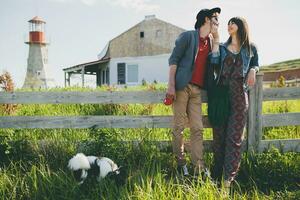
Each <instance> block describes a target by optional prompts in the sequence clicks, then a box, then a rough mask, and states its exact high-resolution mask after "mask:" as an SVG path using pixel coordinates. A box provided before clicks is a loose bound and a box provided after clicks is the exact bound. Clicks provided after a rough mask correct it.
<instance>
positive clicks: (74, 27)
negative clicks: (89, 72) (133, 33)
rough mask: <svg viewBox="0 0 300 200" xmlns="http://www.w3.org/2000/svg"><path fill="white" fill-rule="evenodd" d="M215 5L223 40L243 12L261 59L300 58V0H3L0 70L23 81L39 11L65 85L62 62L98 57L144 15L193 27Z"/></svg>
mask: <svg viewBox="0 0 300 200" xmlns="http://www.w3.org/2000/svg"><path fill="white" fill-rule="evenodd" d="M216 6H218V7H221V8H222V13H221V15H220V23H221V24H220V34H221V40H222V41H224V40H226V39H227V37H228V34H227V21H228V20H229V19H230V18H231V17H233V16H242V17H244V18H246V20H247V21H248V23H249V27H250V36H251V40H252V41H253V42H254V43H256V45H257V46H258V50H259V58H260V64H261V65H266V64H272V63H275V62H280V61H284V60H289V59H296V58H300V55H299V54H300V40H299V35H300V22H299V19H300V1H298V0H223V1H217V0H210V1H208V0H0V72H2V71H3V70H7V71H9V72H10V73H11V74H12V75H13V78H14V80H15V82H16V85H17V87H21V86H22V85H23V82H24V77H25V73H26V67H27V57H28V45H26V44H24V41H25V40H27V37H28V22H27V21H28V20H30V19H32V18H33V17H34V16H36V15H38V16H40V17H41V18H43V19H44V20H45V21H46V22H47V24H46V35H47V38H48V40H49V41H50V42H51V45H50V46H49V48H48V51H49V65H50V67H51V70H52V75H54V78H55V80H56V84H57V85H60V86H63V77H64V75H63V72H62V68H65V67H70V66H72V65H76V64H79V63H82V62H88V61H93V60H96V59H97V54H98V53H99V52H100V51H101V50H102V49H103V47H104V46H105V45H106V43H107V42H108V41H109V40H110V39H112V38H114V37H116V36H117V35H119V34H121V33H122V32H124V31H126V30H128V29H129V28H131V27H132V26H134V25H135V24H137V23H139V22H140V21H142V20H143V19H144V17H145V15H150V14H155V15H156V17H157V18H159V19H161V20H164V21H167V22H169V23H171V24H174V25H177V26H179V27H182V28H184V29H187V30H191V29H193V26H194V23H195V16H196V14H197V13H198V11H199V10H200V9H202V8H212V7H216ZM166 67H167V66H166Z"/></svg>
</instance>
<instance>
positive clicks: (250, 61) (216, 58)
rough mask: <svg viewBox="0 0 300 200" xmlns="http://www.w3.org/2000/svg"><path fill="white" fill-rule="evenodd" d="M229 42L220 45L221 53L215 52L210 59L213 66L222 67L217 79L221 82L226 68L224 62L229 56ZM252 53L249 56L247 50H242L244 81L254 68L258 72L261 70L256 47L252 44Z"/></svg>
mask: <svg viewBox="0 0 300 200" xmlns="http://www.w3.org/2000/svg"><path fill="white" fill-rule="evenodd" d="M228 45H229V44H228V42H225V43H224V44H220V46H219V51H218V52H213V53H212V55H211V57H210V62H211V64H215V65H219V66H221V68H220V70H219V72H220V73H219V74H218V77H217V80H218V81H219V79H220V74H221V72H222V71H223V67H224V60H225V58H226V56H227V54H228V51H229V50H228V49H227V47H228ZM250 46H251V51H252V53H251V54H250V55H249V53H248V52H247V49H246V48H242V49H241V51H240V53H241V55H242V60H243V77H244V79H245V78H246V77H247V74H248V72H249V70H250V69H251V68H254V69H255V70H256V71H258V69H259V65H258V55H257V49H256V47H255V45H253V44H251V45H250Z"/></svg>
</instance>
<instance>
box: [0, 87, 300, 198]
mask: <svg viewBox="0 0 300 200" xmlns="http://www.w3.org/2000/svg"><path fill="white" fill-rule="evenodd" d="M141 89H142V90H164V89H165V86H163V85H150V86H149V85H148V86H144V87H136V88H122V90H125V91H128V90H141ZM96 90H97V91H107V90H110V91H111V90H121V89H120V88H114V87H102V88H97V89H96ZM51 91H95V90H93V89H89V88H80V89H79V88H61V89H52V90H51ZM202 110H203V112H204V114H206V113H207V107H206V105H205V104H204V105H203V108H202ZM284 112H300V101H299V100H297V101H279V102H264V104H263V113H266V114H268V113H284ZM171 114H172V111H171V108H170V107H168V106H164V105H163V104H153V105H148V104H146V105H141V104H123V105H113V104H108V105H97V104H65V105H48V104H47V105H18V107H17V110H16V112H15V113H14V114H12V115H17V116H18V115H20V116H21V115H25V116H34V115H47V116H73V115H171ZM4 115H7V114H5V113H4V112H1V111H0V116H4ZM188 135H189V130H185V137H188ZM263 137H264V138H265V139H279V138H283V139H284V138H300V132H299V126H298V127H297V126H288V127H280V128H265V129H264V136H263ZM204 138H205V139H211V138H212V133H211V129H205V131H204ZM170 139H171V134H170V129H159V128H156V129H148V128H144V129H121V128H120V129H21V130H19V129H2V130H0V159H1V160H0V199H143V200H144V199H228V198H229V197H228V196H226V195H224V191H223V190H222V189H220V188H218V187H217V186H216V184H215V183H213V182H211V181H207V182H203V181H201V180H200V179H198V180H194V179H191V180H180V179H178V178H177V176H176V175H175V171H176V163H175V159H174V158H173V155H172V154H171V151H170V147H169V149H165V150H163V151H161V150H160V149H158V147H157V146H155V145H153V144H152V143H151V141H153V140H170ZM124 140H137V141H139V143H138V146H137V147H133V145H131V144H129V143H120V141H124ZM77 152H83V153H85V154H87V155H98V156H107V157H110V158H112V159H113V160H115V161H116V162H117V163H118V164H119V165H121V166H123V167H124V168H123V169H124V171H123V175H122V176H123V177H124V180H125V183H124V185H121V186H117V184H116V183H115V182H114V181H112V180H109V179H108V180H104V181H102V182H101V183H97V182H95V181H93V180H89V181H87V182H86V183H85V184H84V185H82V186H79V185H77V184H76V183H75V181H74V179H73V177H72V175H71V173H70V172H69V171H68V169H67V167H66V165H67V162H68V159H69V158H70V157H71V156H73V155H74V154H75V153H77ZM189 159H190V158H189V157H188V160H189ZM211 160H212V154H211V153H206V154H205V161H206V163H207V165H208V166H209V167H210V166H211V162H212V161H211ZM299 190H300V155H299V154H298V153H285V154H282V153H280V151H279V150H276V149H273V150H271V151H269V152H265V153H262V154H257V155H254V156H253V155H247V154H244V155H243V159H242V165H241V169H240V173H239V175H238V177H237V183H236V184H235V185H234V189H233V194H232V196H231V197H230V199H300V192H299Z"/></svg>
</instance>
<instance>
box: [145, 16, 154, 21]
mask: <svg viewBox="0 0 300 200" xmlns="http://www.w3.org/2000/svg"><path fill="white" fill-rule="evenodd" d="M151 19H155V15H146V16H145V20H151Z"/></svg>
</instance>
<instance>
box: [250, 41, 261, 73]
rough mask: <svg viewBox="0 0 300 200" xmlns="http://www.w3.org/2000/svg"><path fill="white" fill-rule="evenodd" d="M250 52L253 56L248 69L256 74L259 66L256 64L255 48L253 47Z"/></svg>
mask: <svg viewBox="0 0 300 200" xmlns="http://www.w3.org/2000/svg"><path fill="white" fill-rule="evenodd" d="M252 52H253V56H252V58H251V60H250V66H249V67H250V68H253V69H255V71H256V72H258V71H259V64H258V53H257V48H256V47H255V46H252Z"/></svg>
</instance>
